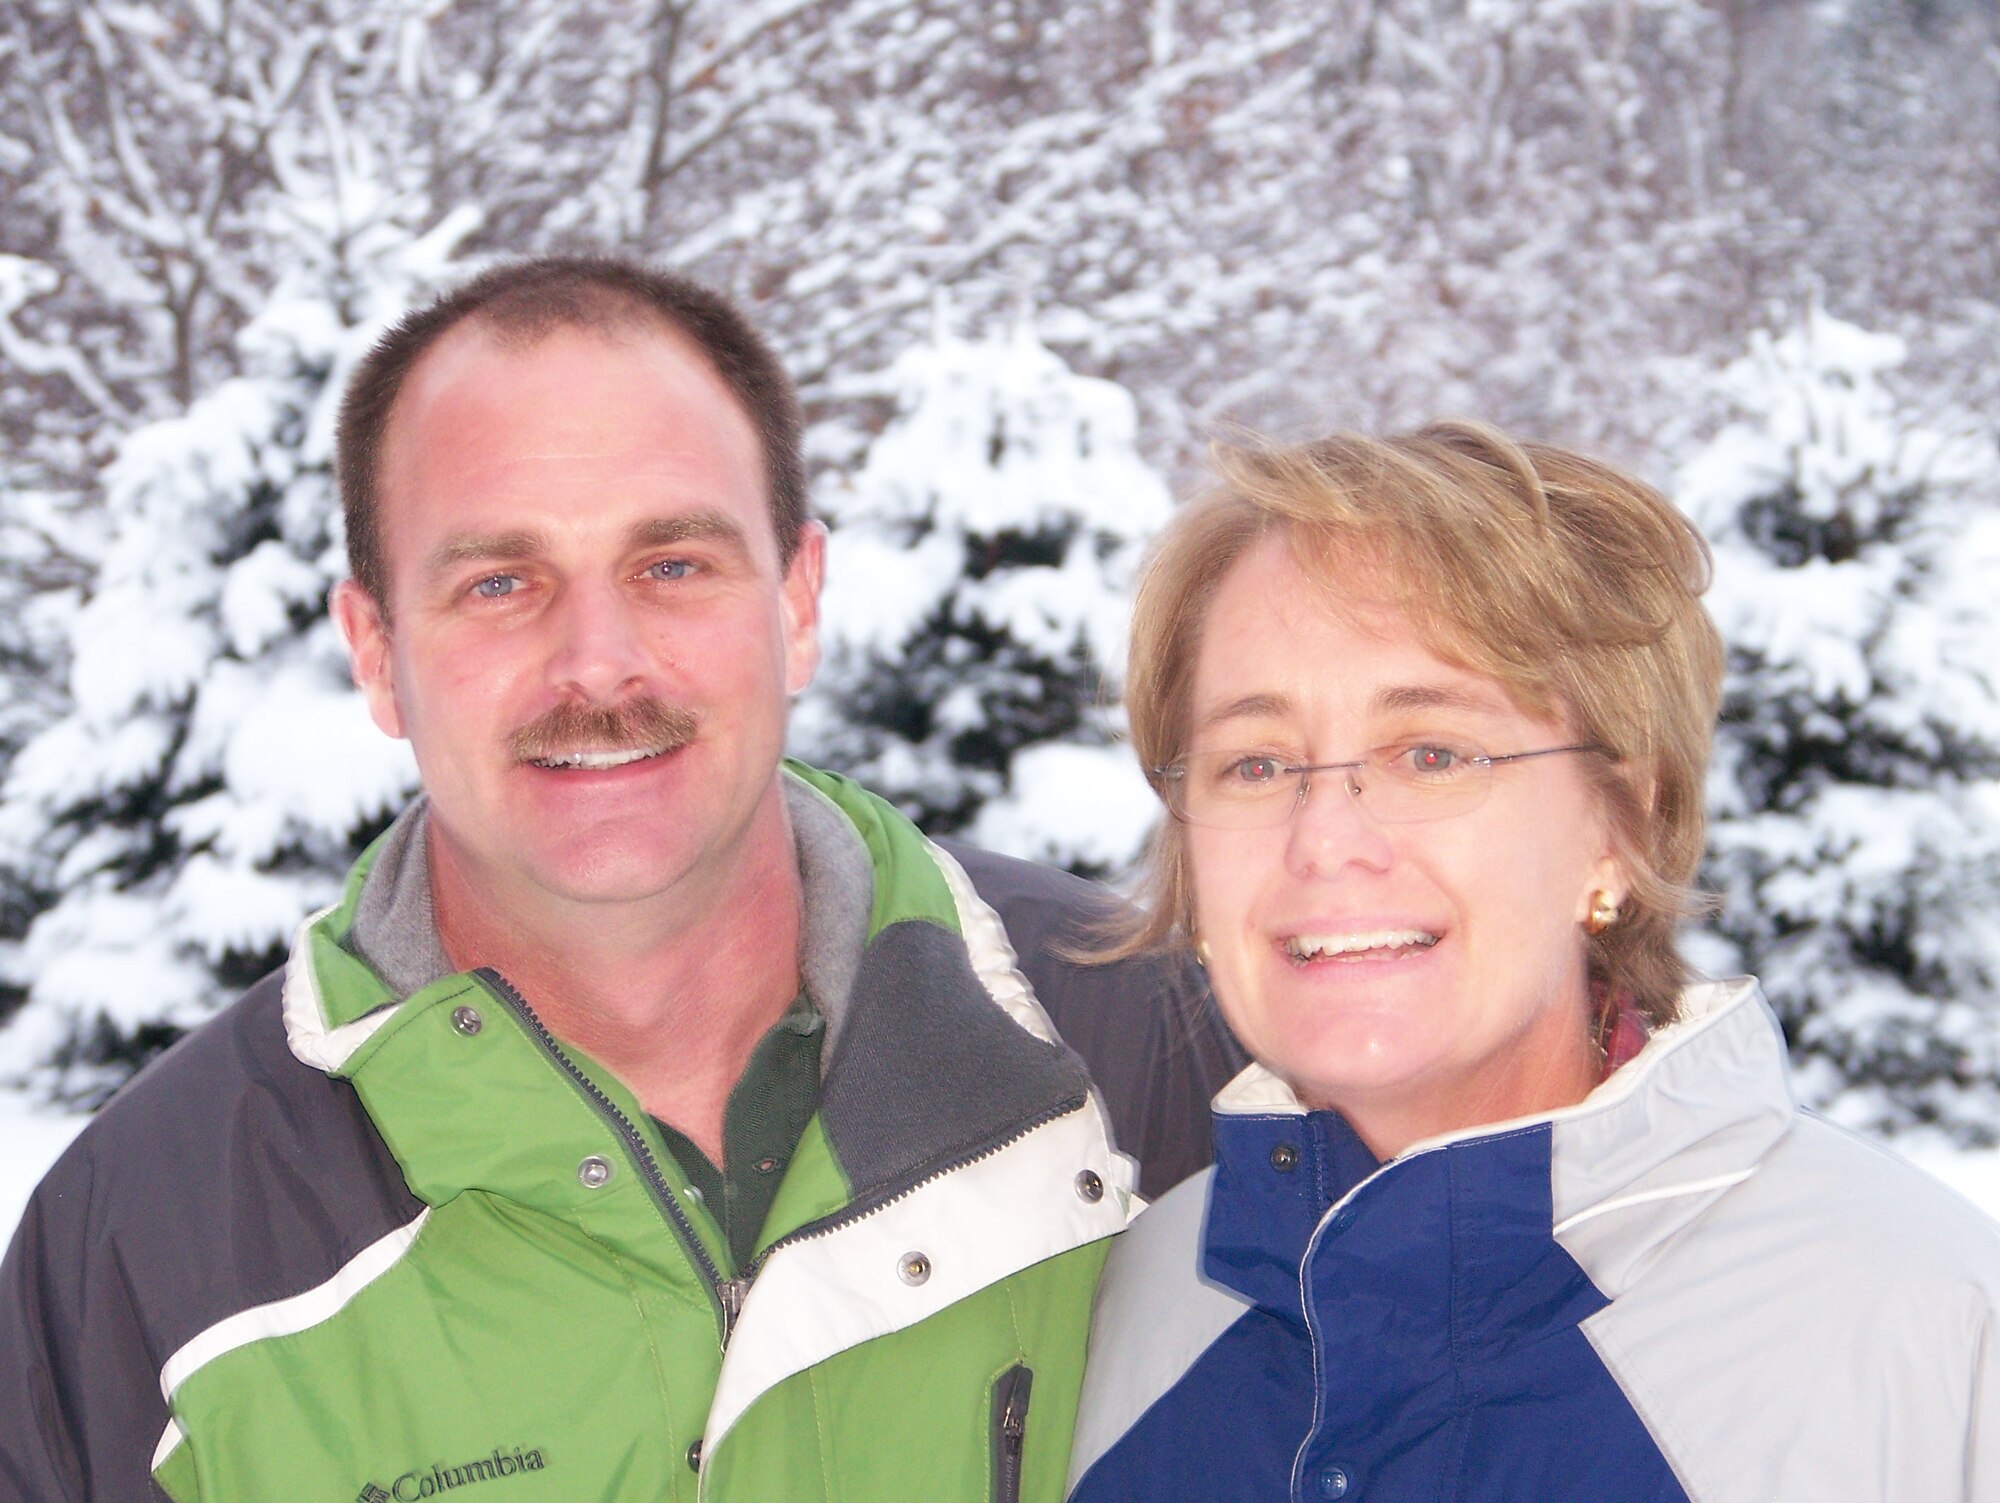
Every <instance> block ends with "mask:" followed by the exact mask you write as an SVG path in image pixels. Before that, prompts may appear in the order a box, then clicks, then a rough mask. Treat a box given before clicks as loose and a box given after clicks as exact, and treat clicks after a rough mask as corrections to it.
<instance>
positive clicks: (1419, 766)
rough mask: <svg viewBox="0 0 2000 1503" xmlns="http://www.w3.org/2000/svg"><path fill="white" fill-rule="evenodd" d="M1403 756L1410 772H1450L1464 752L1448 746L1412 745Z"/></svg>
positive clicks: (1462, 757)
mask: <svg viewBox="0 0 2000 1503" xmlns="http://www.w3.org/2000/svg"><path fill="white" fill-rule="evenodd" d="M1403 758H1404V763H1405V765H1406V766H1407V767H1408V768H1409V769H1410V771H1411V772H1418V773H1423V772H1451V771H1452V770H1453V769H1455V768H1456V767H1457V766H1458V765H1459V763H1460V762H1461V761H1463V760H1464V753H1463V752H1460V751H1458V750H1457V749H1456V748H1454V747H1450V746H1412V747H1410V748H1409V749H1408V750H1406V751H1405V752H1404V753H1403Z"/></svg>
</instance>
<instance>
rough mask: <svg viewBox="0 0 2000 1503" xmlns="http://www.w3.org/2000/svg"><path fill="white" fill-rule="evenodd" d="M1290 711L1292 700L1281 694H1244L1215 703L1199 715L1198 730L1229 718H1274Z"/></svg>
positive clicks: (1225, 721) (1221, 722)
mask: <svg viewBox="0 0 2000 1503" xmlns="http://www.w3.org/2000/svg"><path fill="white" fill-rule="evenodd" d="M1291 711H1292V702H1291V700H1289V699H1287V698H1286V697H1285V696H1284V695H1282V694H1245V695H1243V696H1242V697H1240V698H1238V699H1232V700H1229V701H1227V702H1226V703H1223V704H1219V705H1217V706H1216V707H1215V708H1214V709H1212V710H1210V711H1209V712H1208V713H1207V714H1205V715H1203V716H1202V717H1201V721H1200V723H1199V725H1198V726H1197V729H1199V730H1208V729H1209V728H1211V727H1213V726H1218V725H1223V724H1225V723H1227V722H1228V721H1231V720H1275V719H1278V718H1281V717H1283V716H1285V715H1289V714H1290V713H1291Z"/></svg>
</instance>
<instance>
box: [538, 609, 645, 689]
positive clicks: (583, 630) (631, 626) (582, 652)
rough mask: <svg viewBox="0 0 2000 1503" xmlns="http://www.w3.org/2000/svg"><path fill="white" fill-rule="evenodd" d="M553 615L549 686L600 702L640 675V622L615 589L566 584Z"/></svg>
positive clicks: (642, 654)
mask: <svg viewBox="0 0 2000 1503" xmlns="http://www.w3.org/2000/svg"><path fill="white" fill-rule="evenodd" d="M553 614H554V616H555V623H554V624H555V630H556V636H555V640H554V642H553V643H552V645H551V649H550V653H549V666H548V671H549V678H550V681H551V685H552V687H554V688H557V689H560V690H564V691H566V692H568V693H571V694H574V695H575V696H577V697H578V698H579V699H584V700H590V701H595V702H599V703H602V702H605V701H609V700H613V699H616V698H618V697H619V696H620V693H621V691H623V690H625V689H627V688H628V687H629V686H630V685H631V684H633V683H634V682H635V681H639V680H643V679H644V678H645V675H646V656H645V643H644V638H643V636H642V633H641V630H640V623H639V621H638V619H637V617H636V615H635V613H634V610H633V607H632V603H631V602H630V601H628V600H626V599H625V597H624V596H623V594H622V593H621V592H620V591H618V590H617V589H615V588H613V587H611V586H588V585H579V584H571V585H569V586H568V587H567V588H565V589H564V591H563V597H562V599H561V601H560V602H558V605H557V608H556V610H555V612H554V613H553Z"/></svg>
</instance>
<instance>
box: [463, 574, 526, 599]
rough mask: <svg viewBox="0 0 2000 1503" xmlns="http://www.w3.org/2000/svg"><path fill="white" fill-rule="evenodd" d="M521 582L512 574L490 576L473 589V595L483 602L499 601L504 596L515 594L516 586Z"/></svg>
mask: <svg viewBox="0 0 2000 1503" xmlns="http://www.w3.org/2000/svg"><path fill="white" fill-rule="evenodd" d="M519 583H520V581H519V580H518V579H516V578H515V577H514V576H513V575H511V574H489V575H488V576H487V577H486V578H484V579H482V580H480V581H479V583H478V584H476V585H474V586H473V587H472V593H473V594H475V595H477V596H478V597H479V598H480V599H481V600H498V599H499V598H500V597H501V596H502V595H511V594H513V593H514V586H515V585H517V584H519Z"/></svg>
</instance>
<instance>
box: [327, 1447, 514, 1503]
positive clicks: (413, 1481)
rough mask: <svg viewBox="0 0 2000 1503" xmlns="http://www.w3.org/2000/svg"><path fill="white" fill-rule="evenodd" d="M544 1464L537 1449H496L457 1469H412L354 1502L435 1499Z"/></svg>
mask: <svg viewBox="0 0 2000 1503" xmlns="http://www.w3.org/2000/svg"><path fill="white" fill-rule="evenodd" d="M547 1465H548V1461H547V1459H546V1458H545V1457H544V1456H543V1455H542V1453H541V1450H540V1448H539V1447H530V1448H529V1449H527V1450H525V1451H524V1450H522V1449H521V1448H520V1447H519V1446H516V1447H515V1448H514V1449H513V1450H511V1451H503V1450H501V1449H500V1448H499V1447H498V1446H496V1447H494V1449H493V1451H492V1454H490V1455H487V1456H481V1457H479V1458H478V1459H476V1460H473V1461H462V1462H460V1463H459V1464H458V1465H457V1466H446V1465H445V1464H444V1463H443V1462H442V1461H437V1462H433V1463H432V1464H431V1465H430V1467H429V1468H428V1469H425V1468H422V1467H411V1468H410V1470H408V1471H407V1472H405V1473H403V1475H402V1476H400V1477H398V1478H397V1479H396V1480H395V1481H394V1482H391V1483H390V1484H389V1485H388V1486H387V1487H386V1488H385V1487H383V1486H382V1484H381V1483H379V1482H369V1483H367V1484H366V1485H364V1486H363V1487H362V1489H361V1491H360V1492H359V1493H357V1494H355V1498H354V1503H416V1500H417V1499H419V1498H435V1497H437V1496H438V1495H439V1494H441V1493H447V1492H451V1491H453V1490H454V1489H457V1488H461V1487H471V1486H472V1485H473V1484H474V1483H477V1482H498V1481H500V1480H502V1479H503V1478H507V1477H518V1476H520V1475H521V1474H522V1473H524V1472H539V1471H541V1470H542V1469H543V1468H545V1467H546V1466H547Z"/></svg>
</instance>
